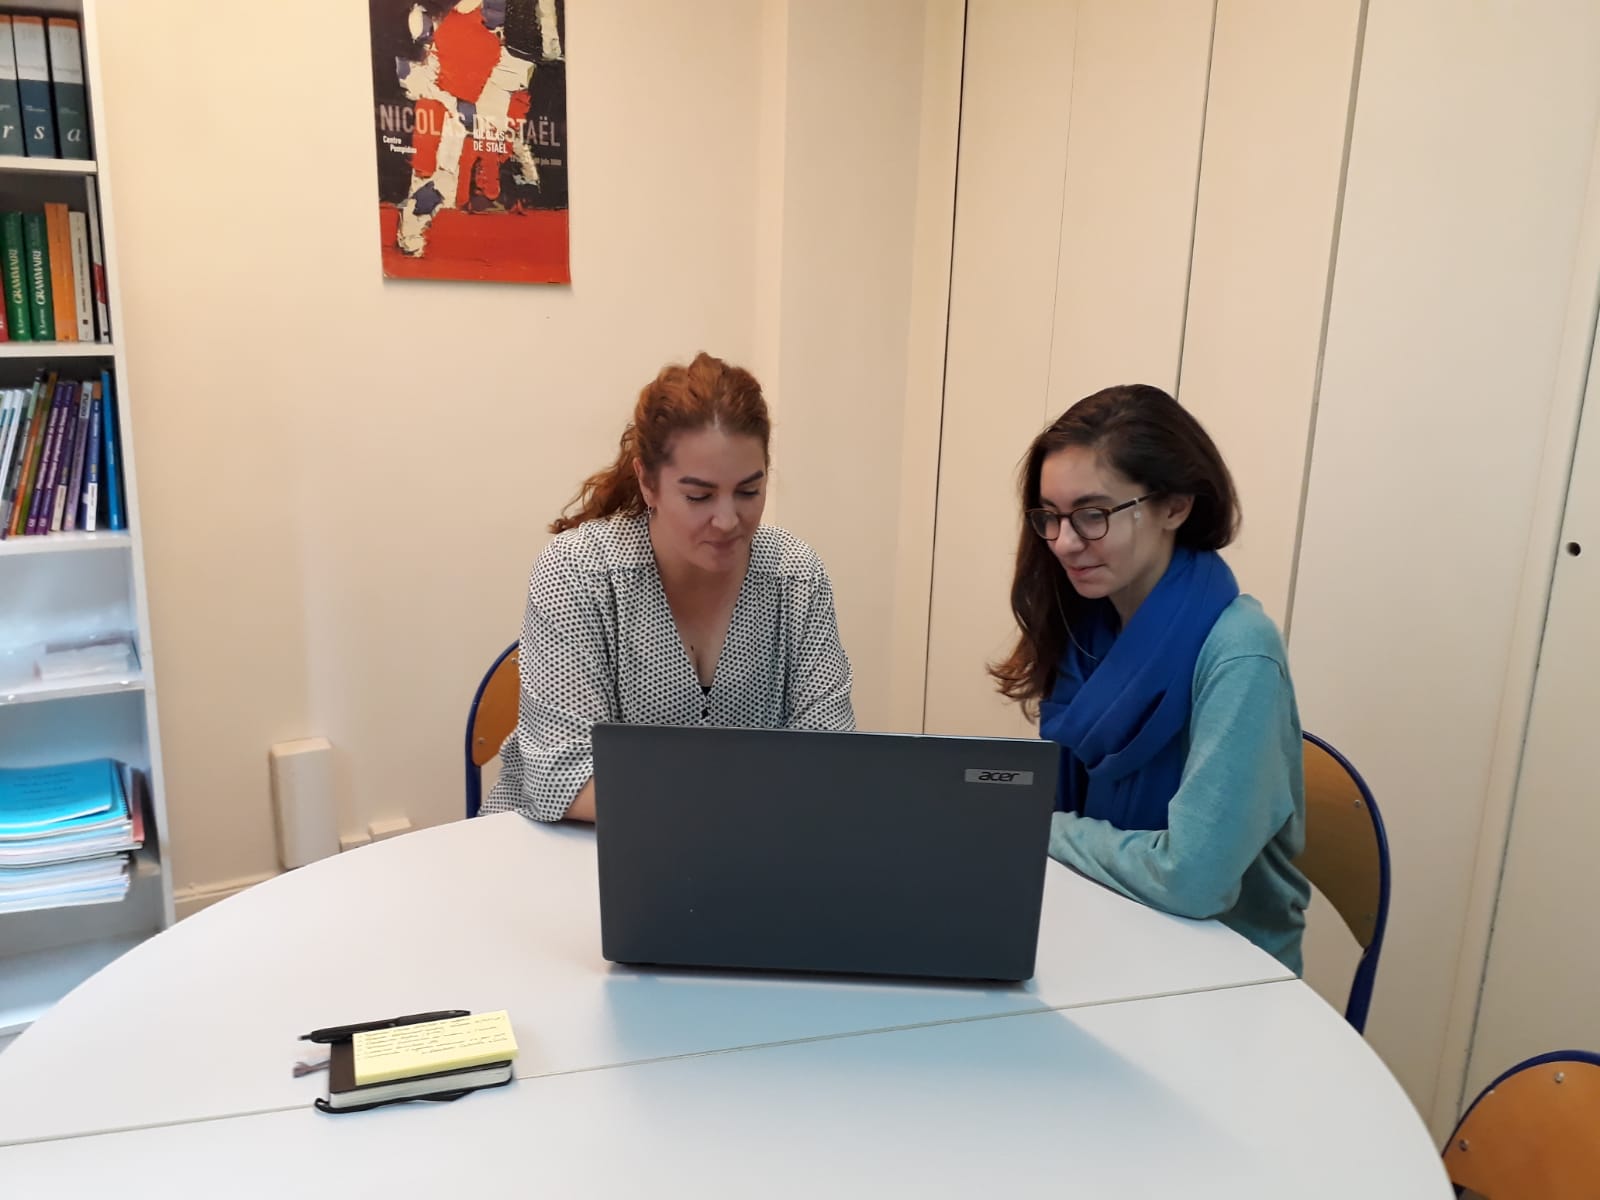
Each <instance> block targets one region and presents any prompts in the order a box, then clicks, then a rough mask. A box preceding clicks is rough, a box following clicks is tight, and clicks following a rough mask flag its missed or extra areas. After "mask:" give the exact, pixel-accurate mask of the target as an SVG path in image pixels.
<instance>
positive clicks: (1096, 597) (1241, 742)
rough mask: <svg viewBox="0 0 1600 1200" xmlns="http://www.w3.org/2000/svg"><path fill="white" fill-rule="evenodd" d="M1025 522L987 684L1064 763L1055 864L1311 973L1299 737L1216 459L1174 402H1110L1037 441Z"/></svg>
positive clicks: (1120, 395) (1144, 390)
mask: <svg viewBox="0 0 1600 1200" xmlns="http://www.w3.org/2000/svg"><path fill="white" fill-rule="evenodd" d="M1022 508H1023V510H1024V513H1025V515H1026V520H1025V522H1024V524H1023V529H1022V536H1021V542H1020V544H1019V545H1018V547H1017V567H1016V577H1015V579H1014V581H1013V582H1012V586H1011V609H1012V613H1013V614H1014V615H1015V617H1016V621H1017V626H1018V628H1019V630H1020V635H1019V637H1018V639H1017V645H1016V649H1015V650H1013V651H1012V652H1011V655H1010V657H1008V658H1007V659H1006V660H1005V661H1003V662H1001V663H998V664H996V665H995V666H994V667H993V668H992V672H993V674H994V677H995V679H996V680H997V681H998V682H999V685H1000V690H1001V692H1003V693H1004V694H1005V695H1007V696H1009V697H1010V698H1011V699H1013V700H1016V701H1018V702H1019V703H1021V704H1022V705H1023V706H1024V707H1025V709H1027V711H1028V712H1029V714H1030V715H1033V714H1034V713H1037V715H1038V717H1039V732H1040V734H1041V735H1042V736H1043V737H1046V738H1049V739H1051V740H1053V741H1056V742H1059V743H1060V744H1061V746H1062V750H1063V753H1062V776H1061V778H1062V783H1061V792H1060V796H1059V798H1058V801H1057V808H1058V809H1059V810H1060V811H1058V812H1057V813H1056V815H1055V817H1054V818H1053V820H1052V825H1051V831H1050V855H1051V857H1052V858H1055V859H1058V860H1059V861H1061V862H1063V863H1066V864H1067V865H1068V866H1070V867H1073V868H1075V869H1076V870H1078V871H1081V872H1082V873H1083V874H1085V875H1087V876H1089V877H1090V878H1091V879H1095V880H1098V881H1099V882H1101V883H1103V884H1105V885H1107V886H1109V887H1111V888H1114V889H1116V890H1117V891H1119V892H1121V893H1123V894H1124V895H1127V896H1130V897H1132V898H1133V899H1135V900H1139V901H1142V902H1144V903H1146V904H1149V905H1151V906H1152V907H1154V908H1159V909H1161V910H1163V911H1165V912H1170V913H1176V914H1178V915H1180V916H1185V917H1217V918H1219V919H1221V920H1222V921H1223V922H1224V923H1225V924H1227V925H1229V926H1230V927H1232V928H1233V929H1234V930H1236V931H1237V932H1238V933H1240V934H1242V935H1243V936H1244V937H1246V938H1248V939H1249V940H1250V941H1252V942H1254V943H1255V944H1256V945H1258V946H1260V947H1261V948H1262V949H1264V950H1266V951H1267V952H1268V953H1270V954H1272V955H1273V956H1274V957H1276V958H1277V959H1278V960H1279V961H1280V962H1282V963H1283V964H1284V965H1285V966H1287V967H1289V968H1291V969H1292V970H1294V971H1295V972H1296V973H1297V974H1298V973H1299V972H1300V970H1301V954H1300V940H1301V933H1302V930H1303V929H1304V926H1305V907H1306V903H1307V901H1308V900H1309V898H1310V886H1309V885H1308V884H1307V883H1306V880H1305V877H1304V876H1303V875H1301V874H1300V872H1299V871H1298V870H1297V869H1296V868H1295V865H1294V859H1295V857H1296V856H1297V855H1298V854H1299V853H1300V850H1301V849H1302V847H1303V845H1304V843H1305V795H1304V788H1303V783H1302V779H1301V749H1300V718H1299V714H1298V711H1297V709H1296V707H1295V699H1294V687H1293V685H1292V684H1291V683H1290V680H1289V668H1288V663H1287V659H1286V656H1285V654H1284V648H1283V639H1282V638H1281V637H1280V636H1279V633H1278V630H1277V627H1276V626H1275V625H1274V624H1273V623H1272V619H1271V618H1270V617H1268V616H1267V615H1266V614H1265V613H1264V612H1263V611H1262V609H1261V605H1260V604H1259V603H1258V602H1257V601H1256V600H1255V599H1254V598H1252V597H1250V596H1246V595H1241V594H1240V592H1239V585H1238V584H1237V583H1236V582H1235V581H1234V577H1233V572H1232V571H1230V570H1229V569H1228V565H1227V564H1226V563H1225V562H1223V561H1222V558H1221V556H1220V555H1219V554H1218V553H1217V551H1218V550H1220V549H1221V548H1222V547H1224V546H1226V545H1227V544H1228V543H1229V542H1230V541H1231V540H1232V539H1233V535H1234V532H1235V530H1236V528H1237V525H1238V501H1237V499H1236V497H1235V495H1234V489H1233V480H1232V477H1231V476H1230V475H1229V473H1228V468H1227V466H1226V465H1225V464H1224V463H1223V461H1222V456H1221V455H1220V454H1219V453H1218V452H1217V448H1216V446H1215V444H1214V443H1213V442H1212V441H1211V438H1210V437H1209V436H1208V435H1207V434H1206V432H1205V430H1204V429H1203V428H1201V426H1200V423H1199V422H1198V421H1196V420H1195V419H1194V417H1192V416H1191V415H1190V414H1189V413H1188V412H1187V411H1185V410H1184V409H1183V407H1182V406H1180V405H1179V404H1178V402H1177V401H1176V400H1174V399H1173V398H1172V397H1171V396H1169V395H1167V394H1166V393H1165V392H1163V391H1162V390H1161V389H1159V388H1155V387H1147V386H1142V385H1136V386H1125V387H1114V388H1107V389H1106V390H1104V391H1101V392H1097V393H1095V394H1094V395H1092V396H1090V397H1088V398H1087V399H1084V400H1081V401H1079V402H1078V403H1077V404H1075V405H1073V406H1072V407H1071V408H1070V409H1068V410H1067V412H1066V413H1065V414H1063V415H1062V416H1061V417H1060V419H1058V420H1057V421H1056V422H1055V423H1054V424H1053V425H1051V426H1050V427H1049V428H1048V429H1046V430H1045V431H1044V432H1043V433H1041V434H1040V435H1039V436H1038V437H1037V438H1035V439H1034V442H1033V445H1032V447H1030V449H1029V451H1028V456H1027V459H1026V462H1025V463H1024V466H1023V474H1022Z"/></svg>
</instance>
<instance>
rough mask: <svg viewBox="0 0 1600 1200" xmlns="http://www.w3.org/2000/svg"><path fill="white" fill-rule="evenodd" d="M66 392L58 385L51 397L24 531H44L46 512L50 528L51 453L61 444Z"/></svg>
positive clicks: (52, 491)
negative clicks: (41, 516)
mask: <svg viewBox="0 0 1600 1200" xmlns="http://www.w3.org/2000/svg"><path fill="white" fill-rule="evenodd" d="M66 407H67V406H66V392H65V389H64V388H63V387H62V385H61V384H59V383H58V384H57V385H56V390H55V394H54V395H52V396H51V397H50V420H49V422H48V423H47V424H46V425H45V427H44V440H43V441H42V442H41V443H40V444H39V466H38V467H37V468H36V470H35V472H34V479H33V498H32V499H31V500H30V501H29V502H28V523H27V524H26V525H25V526H24V527H23V532H24V533H27V534H36V533H40V532H42V530H41V529H40V528H39V516H40V514H44V516H45V523H44V528H45V529H49V528H50V521H49V513H50V505H49V504H48V503H46V501H45V497H46V496H49V497H50V498H51V499H52V500H53V499H54V498H55V489H54V488H53V487H51V486H49V485H50V484H52V483H53V482H54V481H53V480H52V479H51V474H52V472H51V470H50V463H51V453H52V449H53V448H54V447H56V446H58V445H59V444H60V440H61V418H62V417H63V416H64V415H65V414H66Z"/></svg>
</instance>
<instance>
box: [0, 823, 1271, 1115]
mask: <svg viewBox="0 0 1600 1200" xmlns="http://www.w3.org/2000/svg"><path fill="white" fill-rule="evenodd" d="M1288 977H1289V973H1288V972H1286V971H1285V970H1284V969H1283V967H1282V966H1281V965H1280V964H1279V963H1278V962H1276V961H1275V960H1274V959H1272V958H1271V957H1270V956H1269V955H1267V954H1265V953H1263V952H1262V951H1260V950H1258V949H1257V948H1256V947H1254V946H1252V945H1250V944H1249V943H1248V942H1245V941H1244V940H1243V939H1241V938H1239V937H1238V936H1237V935H1235V934H1234V933H1232V932H1231V931H1229V930H1227V929H1225V928H1223V927H1222V926H1220V925H1217V924H1216V923H1214V922H1196V921H1185V920H1182V919H1180V918H1176V917H1169V916H1165V915H1163V914H1160V913H1157V912H1153V911H1151V910H1150V909H1147V908H1145V907H1143V906H1141V905H1138V904H1135V903H1132V902H1130V901H1127V900H1125V899H1123V898H1122V897H1120V896H1117V895H1114V894H1113V893H1110V892H1108V891H1106V890H1104V889H1102V888H1100V887H1099V886H1097V885H1095V884H1093V883H1090V882H1088V881H1087V880H1085V879H1082V878H1081V877H1079V876H1077V875H1074V874H1073V873H1072V872H1070V871H1068V870H1066V869H1065V868H1063V867H1060V866H1058V865H1056V864H1051V867H1050V870H1049V872H1048V874H1047V881H1046V886H1045V903H1044V914H1043V919H1042V922H1041V928H1040V941H1039V958H1038V969H1037V974H1036V976H1035V978H1034V979H1033V980H1032V981H1031V982H1030V983H1028V984H1025V985H1020V986H1004V987H1002V986H996V987H982V986H971V985H930V984H926V983H909V982H907V983H885V982H866V981H859V982H858V981H841V980H838V979H822V978H804V977H800V978H791V977H770V978H750V977H738V976H724V975H717V974H700V973H663V974H650V973H638V972H634V971H630V970H626V969H623V968H618V967H613V966H611V965H610V964H608V963H606V962H605V961H604V960H603V959H602V958H601V956H600V931H599V902H598V891H597V885H596V876H595V862H594V839H593V834H592V832H591V831H589V830H587V829H580V828H574V827H571V826H565V827H548V826H538V825H534V824H533V823H531V822H529V821H526V820H524V819H523V818H521V817H518V816H515V815H511V814H505V815H500V816H494V817H483V818H478V819H477V820H473V821H463V822H457V823H455V824H451V825H444V826H439V827H437V828H433V829H428V830H421V831H418V832H416V833H411V834H407V835H405V836H403V837H399V838H394V839H391V840H389V841H385V842H380V843H378V844H376V845H373V846H369V847H367V848H365V849H361V850H357V851H354V852H352V853H349V854H342V855H339V856H337V857H336V858H332V859H327V860H324V861H323V862H319V863H315V864H313V865H311V866H309V867H304V868H301V869H300V870H298V871H294V872H291V873H289V874H287V875H284V876H281V877H279V878H277V879H274V880H271V881H269V882H267V883H263V884H260V885H258V886H256V887H254V888H252V889H250V890H249V891H248V892H245V893H243V894H241V895H239V896H236V897H233V898H232V899H229V900H226V901H224V902H223V903H221V904H218V905H215V906H213V907H212V908H210V909H207V910H206V911H204V912H201V913H199V914H197V915H195V916H193V917H190V918H189V919H187V920H185V921H183V922H181V923H180V924H178V925H177V926H175V927H174V928H172V929H171V930H169V931H167V932H166V933H163V934H161V935H160V936H158V937H156V938H153V939H151V940H150V941H149V942H146V943H144V944H143V945H141V946H140V947H138V948H137V949H135V950H134V951H132V952H131V953H129V954H127V955H125V956H124V957H123V958H121V959H119V960H117V961H116V962H114V963H112V964H111V965H110V966H109V967H107V968H106V969H105V970H104V971H102V972H100V973H99V974H98V975H95V976H94V977H92V978H91V979H90V980H88V981H87V982H86V983H85V984H83V985H82V986H81V987H79V988H78V989H77V990H75V991H74V992H72V993H71V994H69V995H68V996H67V997H66V998H65V999H63V1000H62V1001H61V1003H60V1004H58V1005H57V1006H56V1007H55V1008H53V1009H52V1010H51V1011H50V1012H49V1013H47V1014H46V1015H45V1016H44V1017H43V1018H42V1019H40V1020H39V1021H38V1022H36V1023H35V1024H34V1025H33V1026H32V1027H31V1028H30V1029H28V1031H27V1032H25V1033H24V1034H23V1035H22V1036H21V1037H20V1038H19V1039H18V1040H17V1041H16V1042H15V1043H13V1044H12V1045H11V1046H10V1047H9V1048H8V1049H7V1050H6V1052H5V1053H4V1054H3V1055H0V1145H6V1144H9V1143H15V1142H26V1141H32V1140H36V1139H42V1138H54V1137H63V1136H71V1135H78V1134H86V1133H98V1132H105V1131H110V1130H119V1129H135V1128H143V1127H151V1126H159V1125H166V1124H172V1123H175V1122H182V1121H192V1120H197V1119H204V1118H211V1117H219V1116H228V1115H237V1114H246V1113H260V1112H267V1111H272V1110H280V1109H300V1108H303V1107H304V1106H306V1105H309V1104H310V1102H311V1100H312V1099H313V1098H314V1097H315V1096H317V1095H319V1094H320V1093H321V1090H322V1089H323V1088H324V1087H325V1080H324V1078H323V1077H321V1076H312V1077H308V1078H305V1079H294V1078H292V1077H291V1074H290V1067H291V1065H292V1063H293V1061H294V1058H295V1057H296V1055H297V1054H299V1053H302V1052H312V1051H313V1050H314V1048H312V1047H309V1046H307V1045H306V1044H304V1043H298V1042H296V1041H295V1039H296V1038H297V1036H298V1035H299V1034H301V1033H304V1032H305V1031H307V1030H309V1029H312V1028H315V1027H317V1026H324V1025H333V1024H341V1023H346V1022H351V1021H361V1020H371V1019H374V1018H377V1017H384V1016H390V1015H393V1014H396V1013H404V1012H421V1011H433V1010H438V1009H447V1008H464V1009H471V1010H473V1011H484V1010H493V1009H499V1008H504V1009H508V1010H509V1011H510V1013H511V1016H512V1021H513V1025H514V1026H515V1028H516V1032H517V1038H518V1042H519V1045H520V1046H521V1048H522V1053H521V1056H520V1058H519V1060H518V1066H517V1071H518V1075H519V1077H522V1078H531V1077H534V1076H545V1075H558V1074H562V1073H566V1072H580V1071H587V1070H590V1069H593V1068H597V1067H610V1066H617V1065H620V1064H625V1063H641V1062H649V1061H652V1060H655V1059H664V1058H672V1057H675V1056H680V1055H689V1054H698V1053H703V1052H707V1051H715V1050H726V1049H733V1048H737V1047H748V1046H762V1045H770V1044H777V1043H784V1042H794V1041H802V1040H805V1039H811V1038H825V1037H834V1036H838V1035H840V1034H847V1033H860V1032H864V1031H869V1030H884V1029H895V1028H903V1027H911V1026H918V1025H926V1024H931V1023H935V1022H943V1021H961V1020H969V1019H972V1018H977V1017H988V1016H997V1015H1000V1014H1016V1013H1026V1012H1038V1011H1041V1010H1051V1009H1066V1008H1075V1007H1078V1006H1084V1005H1102V1004H1108V1003H1114V1002H1118V1001H1125V1000H1130V999H1137V998H1144V997H1155V996H1163V995H1173V994H1178V993H1190V992H1199V991H1205V990H1208V989H1216V988H1237V987H1240V986H1241V985H1246V984H1255V983H1262V982H1266V981H1271V980H1282V979H1286V978H1288ZM515 1086H520V1085H514V1087H515ZM583 1086H592V1085H589V1084H585V1085H583ZM530 1090H531V1089H530ZM480 1100H481V1098H480ZM472 1107H473V1108H475V1109H479V1110H480V1111H481V1109H482V1107H483V1105H482V1104H481V1103H475V1104H474V1105H473V1106H472ZM408 1119H409V1118H402V1121H404V1120H408ZM449 1119H451V1120H454V1119H456V1118H454V1117H452V1118H449Z"/></svg>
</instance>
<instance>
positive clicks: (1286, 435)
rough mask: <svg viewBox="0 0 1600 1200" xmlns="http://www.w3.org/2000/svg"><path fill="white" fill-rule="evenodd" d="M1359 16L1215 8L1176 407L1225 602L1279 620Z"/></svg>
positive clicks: (1345, 7)
mask: <svg viewBox="0 0 1600 1200" xmlns="http://www.w3.org/2000/svg"><path fill="white" fill-rule="evenodd" d="M1361 10H1362V4H1361V0H1337V2H1334V0H1225V2H1224V3H1222V4H1219V5H1218V7H1217V24H1216V36H1215V38H1214V40H1213V43H1212V53H1211V80H1210V88H1209V89H1208V92H1207V100H1206V126H1205V156H1204V158H1203V159H1202V161H1201V164H1200V190H1199V196H1198V199H1197V201H1196V206H1195V221H1194V255H1193V262H1192V264H1191V270H1190V275H1189V293H1188V311H1187V313H1186V320H1185V326H1184V336H1183V363H1182V372H1181V376H1180V383H1179V390H1178V394H1179V398H1180V399H1181V400H1182V401H1183V403H1184V404H1185V405H1186V406H1187V407H1188V408H1189V409H1190V410H1192V411H1193V412H1194V413H1195V414H1197V415H1198V416H1199V417H1200V419H1201V421H1202V422H1204V423H1205V426H1206V428H1207V430H1208V431H1209V432H1210V434H1211V436H1212V437H1213V438H1214V439H1215V440H1216V443H1217V446H1218V448H1219V449H1220V450H1221V451H1222V455H1223V457H1224V459H1226V460H1227V463H1228V466H1229V469H1230V470H1231V471H1232V472H1233V475H1234V482H1235V486H1236V487H1237V488H1238V490H1239V501H1240V506H1241V508H1242V510H1243V514H1244V522H1243V525H1242V526H1241V528H1240V531H1239V539H1238V541H1236V542H1235V543H1234V544H1233V545H1232V546H1231V547H1230V548H1229V549H1228V552H1227V559H1228V562H1229V565H1230V566H1232V567H1233V570H1234V573H1235V574H1236V575H1237V576H1238V577H1239V582H1240V586H1241V587H1243V588H1244V589H1245V590H1246V591H1248V592H1250V593H1251V594H1252V595H1254V596H1256V597H1257V598H1258V599H1259V600H1260V601H1261V603H1262V605H1263V606H1264V607H1265V608H1266V610H1267V612H1268V613H1270V614H1271V615H1272V617H1273V618H1274V619H1275V620H1277V621H1278V622H1279V623H1280V624H1283V623H1286V622H1287V620H1288V618H1289V597H1290V589H1291V584H1292V580H1293V576H1294V557H1295V550H1296V543H1297V540H1298V537H1299V533H1300V502H1301V493H1302V491H1303V489H1304V485H1305V475H1306V459H1307V453H1308V449H1309V441H1310V436H1311V423H1312V416H1313V412H1314V410H1315V406H1316V389H1317V371H1318V367H1319V365H1320V363H1321V361H1322V335H1323V318H1324V315H1325V314H1326V311H1327V297H1328V287H1329V283H1330V279H1331V276H1332V271H1333V259H1334V244H1335V239H1336V236H1337V219H1338V212H1339V199H1340V195H1341V191H1342V183H1343V178H1342V174H1343V170H1344V163H1345V148H1346V135H1347V133H1348V131H1349V126H1350V119H1349V118H1350V110H1351V105H1352V100H1353V96H1352V90H1353V86H1354V83H1355V67H1356V41H1357V34H1358V26H1359V25H1360V22H1361Z"/></svg>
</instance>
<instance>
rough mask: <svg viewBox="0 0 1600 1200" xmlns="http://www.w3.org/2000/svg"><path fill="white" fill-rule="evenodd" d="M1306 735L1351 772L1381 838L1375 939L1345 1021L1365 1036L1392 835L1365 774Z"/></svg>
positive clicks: (1384, 920)
mask: <svg viewBox="0 0 1600 1200" xmlns="http://www.w3.org/2000/svg"><path fill="white" fill-rule="evenodd" d="M1304 736H1305V739H1306V741H1308V742H1310V743H1311V744H1312V745H1313V746H1316V747H1318V748H1319V749H1321V750H1324V751H1326V752H1327V753H1328V755H1329V756H1330V757H1331V758H1332V759H1333V760H1334V761H1335V762H1336V763H1338V764H1339V765H1340V766H1341V767H1343V768H1344V770H1346V771H1347V772H1349V775H1350V778H1351V779H1352V780H1353V781H1354V782H1355V785H1356V788H1357V789H1358V790H1359V791H1360V792H1361V799H1362V802H1363V803H1365V804H1366V806H1367V812H1368V814H1369V815H1370V816H1371V817H1372V830H1373V832H1374V833H1375V834H1376V835H1377V838H1378V915H1377V919H1376V920H1375V921H1374V922H1373V927H1372V940H1371V941H1370V942H1368V943H1367V945H1366V946H1365V948H1363V950H1362V951H1361V962H1360V963H1359V964H1358V965H1357V966H1356V974H1355V978H1354V979H1353V980H1351V982H1350V999H1349V1001H1348V1002H1347V1003H1346V1005H1345V1010H1344V1019H1345V1020H1346V1021H1348V1022H1350V1024H1351V1025H1352V1026H1353V1027H1354V1028H1355V1031H1356V1032H1357V1033H1363V1032H1365V1030H1366V1027H1367V1010H1368V1009H1369V1008H1371V1006H1372V988H1373V984H1374V983H1375V982H1376V980H1377V977H1378V957H1379V955H1381V954H1382V953H1383V934H1384V930H1385V929H1386V928H1387V927H1388V924H1389V871H1390V868H1389V835H1388V832H1387V831H1386V830H1385V829H1384V826H1383V814H1382V813H1380V812H1379V811H1378V802H1377V801H1376V800H1374V799H1373V798H1372V789H1371V788H1369V787H1368V786H1367V781H1366V780H1365V779H1363V778H1362V777H1361V772H1360V771H1358V770H1356V768H1355V764H1353V763H1352V762H1351V761H1350V760H1349V759H1348V758H1346V757H1345V756H1344V755H1343V754H1340V753H1339V751H1338V750H1336V749H1334V748H1333V747H1332V746H1330V745H1329V744H1328V743H1327V742H1325V741H1323V739H1321V738H1319V737H1318V736H1317V735H1316V734H1314V733H1306V734H1305V735H1304Z"/></svg>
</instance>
